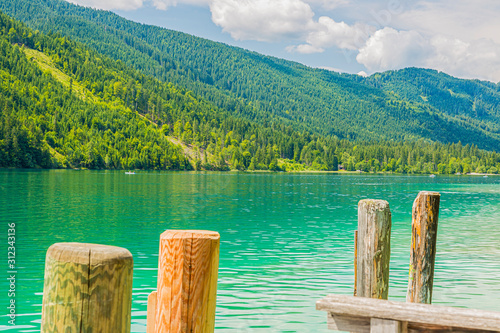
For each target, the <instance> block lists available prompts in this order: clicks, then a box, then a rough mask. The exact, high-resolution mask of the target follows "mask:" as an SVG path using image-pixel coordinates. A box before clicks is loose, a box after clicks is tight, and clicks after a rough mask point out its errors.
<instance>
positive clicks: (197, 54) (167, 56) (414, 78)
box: [0, 0, 500, 150]
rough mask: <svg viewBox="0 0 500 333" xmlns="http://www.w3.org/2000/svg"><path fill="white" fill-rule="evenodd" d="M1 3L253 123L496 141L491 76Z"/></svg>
mask: <svg viewBox="0 0 500 333" xmlns="http://www.w3.org/2000/svg"><path fill="white" fill-rule="evenodd" d="M0 9H1V10H4V11H5V12H6V13H8V14H10V15H13V16H14V17H16V18H18V19H20V20H22V21H24V22H26V23H27V24H28V25H29V26H31V27H33V28H34V29H40V30H41V31H44V32H49V31H59V32H60V33H61V34H63V35H66V36H70V37H72V38H74V39H76V40H78V41H81V42H83V43H85V44H87V45H89V46H90V47H92V48H95V49H96V50H98V51H99V52H101V53H103V54H106V55H108V56H110V57H112V58H114V59H120V60H122V61H123V62H124V63H126V64H128V65H131V66H134V67H135V68H136V69H139V70H141V71H143V72H144V73H147V74H151V75H154V76H155V77H157V78H159V79H160V80H163V81H171V82H175V83H176V84H179V85H181V86H184V87H186V88H188V89H191V90H193V91H194V92H195V93H196V94H197V95H200V96H203V97H204V98H206V99H208V100H210V101H212V102H214V103H215V104H216V105H217V106H219V107H221V108H223V109H226V110H228V111H229V112H231V113H232V114H234V115H237V116H240V117H244V118H245V119H249V120H255V121H257V122H259V123H265V122H269V121H278V122H279V123H282V124H289V125H292V126H293V127H294V128H296V129H298V130H301V129H307V130H310V131H312V132H314V133H318V134H322V135H335V136H338V137H340V138H348V139H361V140H383V139H395V140H416V139H419V138H424V139H428V140H432V141H440V142H458V141H461V142H463V143H471V144H472V143H473V144H476V145H478V146H479V147H481V148H485V149H490V150H498V149H499V147H500V132H499V130H498V128H499V124H500V115H499V111H498V109H499V106H498V99H499V97H500V93H499V87H498V85H495V84H489V83H485V82H478V81H467V80H459V79H455V78H452V77H450V76H446V75H444V74H440V73H437V72H433V71H428V70H422V69H408V70H405V71H400V72H388V73H382V74H377V75H374V76H372V77H370V78H366V79H365V78H361V77H359V76H356V75H344V74H338V73H333V72H329V71H326V70H320V69H311V68H308V67H306V66H303V65H300V64H298V63H294V62H290V61H285V60H281V59H277V58H273V57H266V56H262V55H259V54H257V53H254V52H250V51H246V50H242V49H239V48H235V47H231V46H228V45H224V44H221V43H215V42H212V41H209V40H206V39H202V38H197V37H194V36H190V35H187V34H184V33H180V32H175V31H171V30H167V29H162V28H159V27H154V26H148V25H142V24H138V23H134V22H131V21H127V20H125V19H123V18H121V17H119V16H117V15H115V14H113V13H111V12H106V11H101V10H93V9H90V8H84V7H79V6H75V5H73V4H70V3H67V2H64V1H61V0H23V1H19V0H3V1H2V2H1V4H0ZM464 82H465V83H464Z"/></svg>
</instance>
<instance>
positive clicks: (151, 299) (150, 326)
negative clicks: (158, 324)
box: [146, 291, 157, 333]
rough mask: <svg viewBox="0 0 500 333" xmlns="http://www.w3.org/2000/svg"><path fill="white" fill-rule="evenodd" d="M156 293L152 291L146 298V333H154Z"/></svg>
mask: <svg viewBox="0 0 500 333" xmlns="http://www.w3.org/2000/svg"><path fill="white" fill-rule="evenodd" d="M156 302H157V292H156V291H153V292H151V294H149V296H148V317H147V323H146V333H154V332H155V321H156Z"/></svg>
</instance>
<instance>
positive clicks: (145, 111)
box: [0, 2, 500, 174]
mask: <svg viewBox="0 0 500 333" xmlns="http://www.w3.org/2000/svg"><path fill="white" fill-rule="evenodd" d="M40 3H41V2H40ZM24 4H25V2H22V3H19V6H20V7H22V6H23V5H24ZM59 4H60V5H63V4H61V3H59ZM68 5H69V4H68ZM71 6H72V5H71ZM85 10H87V9H85ZM89 11H91V10H89ZM96 13H102V12H101V11H97V12H96ZM105 14H106V15H108V16H109V15H112V14H109V13H105ZM74 30H75V31H77V30H78V29H74ZM101 30H102V29H101ZM54 31H55V30H54ZM54 31H49V32H48V33H47V34H44V33H41V32H39V31H34V30H31V29H30V28H28V27H26V26H25V25H24V24H23V23H21V22H18V21H14V20H12V19H11V18H9V17H8V16H6V15H5V14H1V15H0V33H1V36H0V44H1V48H0V50H1V51H0V108H1V122H0V166H2V167H23V168H33V167H42V168H91V169H101V168H108V169H155V170H201V169H205V170H229V169H238V170H272V171H279V170H288V171H293V170H337V167H338V165H339V164H340V165H342V166H343V168H345V169H346V170H349V171H355V170H361V171H365V172H369V171H373V172H378V171H386V172H397V173H448V174H453V173H457V172H461V173H466V172H490V173H497V172H498V168H500V154H498V153H496V152H492V151H486V150H482V149H479V148H478V145H477V144H474V143H467V144H462V143H460V142H459V140H457V141H456V143H439V142H438V141H441V140H437V139H435V140H434V141H435V142H432V141H433V140H431V138H428V137H424V136H420V135H409V134H405V131H403V130H402V132H401V133H403V134H398V135H399V137H396V138H395V137H394V136H393V135H392V134H391V135H389V134H387V133H385V132H384V131H383V130H380V131H376V132H375V131H374V129H373V128H372V127H367V128H364V131H365V132H366V133H372V132H373V136H370V135H368V134H366V135H361V134H358V133H362V132H363V131H362V130H361V129H360V128H361V127H362V126H364V125H363V124H358V123H357V122H356V120H355V115H352V114H351V113H352V110H350V109H348V108H347V106H348V105H349V104H342V105H343V106H342V107H346V109H343V112H344V113H346V114H347V115H349V117H351V123H352V127H346V128H347V129H346V131H347V132H345V133H344V134H345V135H341V133H342V131H343V130H342V128H340V127H339V128H336V127H335V126H333V125H332V130H329V131H325V130H324V129H321V128H320V127H318V126H317V127H315V126H314V125H311V124H312V123H309V122H307V121H306V119H308V118H312V119H314V115H313V116H311V115H310V114H308V113H307V112H309V111H307V112H306V111H304V112H303V113H301V112H295V113H296V114H295V115H292V114H293V113H294V111H293V109H287V110H285V111H282V109H283V108H284V107H286V106H284V105H282V106H280V107H270V106H269V107H268V106H267V105H268V103H267V99H266V98H265V96H260V97H259V96H258V95H255V96H253V97H252V96H250V95H248V96H246V97H245V96H243V95H244V94H246V93H244V92H243V91H240V92H238V91H237V89H236V91H232V89H233V88H230V89H229V88H228V89H219V88H217V85H216V84H214V82H213V81H214V80H213V76H215V75H212V76H210V77H211V79H210V78H208V77H205V78H201V77H197V76H196V75H195V74H193V73H194V72H192V73H191V74H190V73H189V71H188V72H187V75H186V76H183V77H181V76H180V74H179V73H180V72H182V70H183V69H182V68H181V66H180V65H179V63H180V62H179V60H175V59H170V60H169V59H167V58H162V57H163V56H162V54H165V53H163V51H162V52H159V53H158V54H157V55H155V54H152V55H151V56H150V57H149V58H148V57H145V56H144V54H143V53H139V54H137V57H136V58H133V57H132V59H137V60H139V59H141V57H142V58H143V59H144V63H141V64H140V66H133V64H130V63H129V62H128V61H125V60H123V59H120V57H116V58H113V57H111V56H110V55H109V54H107V55H104V54H101V53H100V52H99V51H97V50H100V49H101V47H102V45H101V46H99V45H95V44H94V45H93V44H88V45H84V44H82V43H81V41H82V40H81V39H79V38H76V39H77V40H80V41H73V40H72V39H71V38H68V37H67V36H64V35H63V33H62V32H60V31H59V32H57V31H56V32H54ZM98 40H99V39H96V42H95V43H96V44H99V43H100V42H97V41H98ZM206 42H207V43H212V42H208V41H206ZM117 45H120V44H119V43H118V44H117ZM180 45H182V43H181V44H180ZM146 48H147V47H146ZM218 52H221V51H220V50H219V51H218ZM240 52H243V51H240ZM245 52H247V51H245ZM247 53H249V52H247ZM174 54H176V53H175V52H174ZM249 54H253V53H249ZM253 55H254V57H256V58H258V59H261V58H263V57H262V56H260V55H256V54H253ZM221 56H222V55H221ZM124 58H126V57H125V56H124ZM152 59H156V60H155V61H157V62H158V64H162V66H156V65H155V66H156V67H154V66H153V67H151V68H149V67H148V66H147V63H149V62H151V61H153V60H152ZM266 59H269V62H270V63H273V62H274V63H279V62H280V61H279V60H277V59H272V58H266ZM282 62H283V64H285V65H286V66H285V65H283V66H284V67H282V68H279V66H278V67H277V70H284V71H285V72H286V68H285V67H287V66H289V65H290V64H289V62H285V61H282ZM136 65H137V64H136ZM273 66H274V65H273ZM276 66H277V65H276ZM293 66H297V67H298V68H302V67H303V66H301V65H298V64H294V65H293ZM141 68H142V70H139V69H141ZM148 68H149V69H148ZM213 70H214V71H216V70H217V69H216V68H214V69H213ZM301 70H302V69H301ZM304 71H306V72H307V70H306V69H304ZM316 71H319V70H312V72H313V73H315V72H316ZM412 71H417V72H418V73H427V74H426V75H428V76H432V75H437V76H439V77H442V75H444V74H439V73H434V72H432V71H423V70H416V69H408V70H406V72H404V71H400V72H394V73H384V74H381V75H380V77H372V78H368V79H366V82H365V83H360V82H361V81H362V80H365V79H363V78H360V77H357V76H356V77H355V78H354V79H353V78H349V77H348V76H343V75H338V74H331V73H329V72H326V71H319V73H320V74H321V75H331V76H332V77H336V78H337V79H338V80H339V82H334V83H332V84H335V85H337V86H338V87H339V89H344V90H345V89H347V90H345V91H344V92H343V94H346V95H345V98H346V101H347V99H348V98H349V97H351V95H349V94H348V92H352V91H356V90H359V93H358V95H357V96H358V97H359V98H360V99H363V98H365V97H366V96H371V97H369V98H375V99H376V98H380V100H379V101H378V102H377V103H379V104H381V109H380V110H386V109H385V108H386V107H390V108H394V110H395V111H394V112H396V111H397V112H400V111H401V108H402V105H405V106H404V107H403V108H405V107H406V106H408V107H409V111H407V112H408V114H411V112H417V113H424V114H425V111H422V110H417V111H415V110H413V111H412V110H410V109H411V107H415V105H420V104H418V103H421V102H420V101H418V102H417V100H418V98H420V99H421V100H422V101H423V100H424V99H423V97H422V96H424V97H425V96H427V97H426V98H427V102H428V103H429V105H427V106H425V107H422V109H425V108H428V109H429V110H431V109H432V110H434V111H428V114H427V115H424V116H423V117H424V118H418V119H417V120H415V121H417V122H421V123H422V124H424V123H425V117H429V118H430V119H434V120H435V122H436V123H439V124H441V123H440V122H442V124H445V125H446V124H455V125H456V126H457V129H456V130H454V135H457V136H460V135H470V134H471V133H477V135H478V138H481V140H482V139H484V140H485V142H486V143H485V146H484V147H486V148H489V149H492V148H491V147H493V146H495V145H496V142H497V141H496V140H497V139H496V137H495V135H494V134H495V131H496V133H498V129H497V127H495V126H498V121H497V120H495V119H496V118H495V117H496V116H498V107H495V105H497V106H498V104H495V103H497V102H496V99H497V98H498V96H497V95H496V94H497V93H496V92H495V91H496V90H495V89H497V88H496V86H495V85H494V84H489V83H484V82H475V81H470V82H472V83H471V84H477V85H480V86H481V87H483V86H484V87H485V88H484V89H485V91H484V92H483V93H484V95H483V97H482V98H481V99H476V100H475V101H474V104H475V105H474V108H473V109H474V110H475V111H474V112H476V114H471V113H470V112H469V111H468V110H469V109H468V108H467V105H466V103H465V104H463V105H462V104H456V105H459V106H460V105H462V107H461V108H460V107H458V106H457V109H456V110H451V111H449V112H452V113H455V114H456V117H454V116H451V115H449V116H446V117H448V118H450V119H452V120H449V119H448V118H446V117H444V116H442V115H437V113H436V112H437V110H439V108H445V107H444V104H440V99H439V96H434V95H432V92H434V91H435V89H434V90H432V89H431V88H429V91H426V90H425V89H424V88H423V87H424V83H425V82H424V83H420V85H421V86H420V88H417V86H415V87H416V88H415V89H413V90H412V89H409V88H401V87H404V83H401V82H399V81H404V79H403V77H404V76H405V75H416V74H414V73H413V74H412ZM285 74H286V73H285ZM240 75H241V76H245V75H246V74H245V73H242V74H240ZM287 75H288V74H287ZM384 75H385V76H384ZM418 75H420V76H419V77H425V75H423V74H418ZM187 78H190V79H189V80H187ZM177 79H178V80H177ZM288 79H290V78H289V76H287V77H284V78H283V80H284V81H286V80H288ZM263 80H264V79H263ZM266 80H267V79H266ZM422 80H424V79H422ZM449 80H451V81H452V82H454V83H456V82H455V81H456V80H457V79H453V78H449ZM210 81H212V82H211V83H210V84H209V83H206V82H210ZM358 81H359V82H358ZM431 81H432V82H437V81H436V80H431ZM462 81H463V82H465V83H467V82H469V81H465V80H460V82H462ZM227 82H229V83H228V84H232V82H233V81H231V80H229V79H228V80H227ZM234 82H238V79H237V78H234ZM266 82H267V81H262V82H261V84H267V83H266ZM380 82H385V83H384V84H385V86H384V89H392V90H391V91H390V93H391V94H393V95H394V96H396V95H402V94H403V93H404V92H406V93H407V96H405V97H404V101H403V102H401V100H399V101H398V102H396V101H395V100H391V99H386V98H383V96H384V94H386V92H385V91H384V90H383V89H380V88H378V85H380V84H381V83H380ZM404 82H405V81H404ZM287 84H290V85H293V82H291V83H290V82H289V83H287ZM427 86H429V85H427ZM445 86H446V85H444V86H443V87H445ZM346 87H347V88H346ZM443 87H441V89H444V88H443ZM460 87H461V86H460V85H459V86H457V87H453V92H454V94H459V93H458V92H459V91H460V89H462V88H460ZM396 88H399V89H403V90H397V89H396ZM247 89H249V88H247ZM280 89H282V88H280ZM367 89H368V90H367ZM449 89H451V88H449ZM464 89H465V88H464ZM282 90H285V89H282ZM251 91H252V93H253V91H255V94H263V93H264V91H265V89H262V87H261V88H260V89H258V90H257V89H255V90H253V89H249V90H248V91H247V93H248V94H251V93H250V92H251ZM367 91H368V93H367ZM370 92H372V93H370ZM410 92H411V93H410ZM212 93H213V94H212ZM289 93H290V94H292V95H293V94H294V92H289ZM370 94H371V95H370ZM387 94H388V93H387ZM424 94H425V95H424ZM460 94H461V95H460V96H462V95H464V93H460ZM240 95H241V96H240ZM303 95H306V94H305V93H304V94H303ZM290 96H291V95H290ZM374 96H375V97H374ZM377 96H378V97H377ZM460 96H458V97H454V98H465V97H463V96H462V97H460ZM278 97H279V96H278ZM297 97H300V96H297ZM312 97H315V98H314V100H315V101H319V100H321V98H320V97H321V95H320V96H314V95H311V96H309V98H310V99H311V100H313V98H312ZM336 97H338V96H336ZM358 97H355V98H354V97H353V101H352V103H354V104H353V106H352V108H354V105H355V103H357V100H356V98H358ZM273 98H277V97H273ZM283 98H284V97H283ZM285 99H286V100H288V99H290V97H287V98H285ZM253 100H255V102H252V101H253ZM259 101H260V102H259ZM264 102H265V103H264ZM276 102H278V100H276ZM346 103H347V102H346ZM349 103H350V102H349ZM264 104H265V105H266V107H263V106H262V105H264ZM269 105H273V104H272V103H270V104H269ZM276 105H277V104H276ZM422 105H423V104H422ZM311 107H312V106H311ZM367 107H368V106H367ZM280 110H281V111H280ZM398 110H399V111H398ZM287 111H288V112H287ZM358 111H359V112H360V113H363V112H364V111H363V107H362V106H361V107H360V109H359V110H358ZM311 112H312V111H311ZM381 112H382V111H381ZM383 112H385V111H383ZM325 114H326V113H325ZM297 115H299V116H298V118H297ZM379 116H380V115H379ZM329 117H330V120H331V121H336V120H335V119H336V118H335V116H332V115H330V116H329ZM349 117H348V118H349ZM374 117H375V115H374ZM468 117H473V118H474V117H475V118H477V121H478V126H477V127H475V126H476V125H474V124H472V125H470V123H471V121H469V122H468V121H467V120H468V119H469V118H468ZM475 118H474V119H475ZM397 119H399V118H394V119H393V120H394V121H395V123H394V124H392V123H390V122H389V125H391V124H392V125H393V126H395V124H396V123H401V124H403V123H404V121H403V119H399V120H398V121H397ZM446 119H448V120H449V121H448V120H446ZM460 119H462V120H460ZM330 120H328V119H322V118H319V123H324V122H325V121H330ZM459 120H460V121H463V122H465V123H467V124H469V125H470V126H469V125H467V126H469V127H467V126H465V125H464V126H459V124H460V122H459ZM447 121H448V122H447ZM299 122H300V123H299ZM385 122H386V119H385V118H383V117H382V116H380V120H379V123H385ZM319 123H318V124H319ZM376 124H377V123H374V125H376ZM425 124H426V125H425V126H430V125H429V124H428V123H425ZM431 125H432V122H431ZM339 126H340V125H339ZM422 126H423V125H422ZM435 130H436V131H438V130H439V128H436V129H435ZM461 131H462V132H461ZM474 131H476V132H474ZM351 132H352V135H350V134H348V133H351ZM392 132H395V131H392ZM443 135H444V134H443ZM398 138H399V140H397V139H398ZM362 139H363V140H362ZM403 139H406V140H403ZM442 141H443V142H447V141H446V140H442ZM451 141H453V140H451ZM481 142H482V141H481ZM492 150H496V149H492Z"/></svg>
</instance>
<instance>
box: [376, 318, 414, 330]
mask: <svg viewBox="0 0 500 333" xmlns="http://www.w3.org/2000/svg"><path fill="white" fill-rule="evenodd" d="M407 325H408V324H407V323H406V322H400V321H397V320H388V319H380V318H371V320H370V333H407V332H408V330H407Z"/></svg>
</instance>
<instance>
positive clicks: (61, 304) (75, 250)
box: [41, 243, 133, 333]
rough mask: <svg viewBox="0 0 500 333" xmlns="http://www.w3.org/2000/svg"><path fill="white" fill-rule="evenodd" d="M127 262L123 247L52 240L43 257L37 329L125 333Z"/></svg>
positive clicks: (129, 278) (129, 264) (128, 282)
mask: <svg viewBox="0 0 500 333" xmlns="http://www.w3.org/2000/svg"><path fill="white" fill-rule="evenodd" d="M132 267H133V259H132V255H131V254H130V252H129V251H128V250H127V249H124V248H120V247H116V246H106V245H97V244H82V243H56V244H54V245H52V246H51V247H50V248H49V249H48V250H47V257H46V261H45V281H44V287H43V305H42V325H41V332H42V333H49V332H50V333H52V332H120V333H128V332H130V311H131V306H132Z"/></svg>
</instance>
